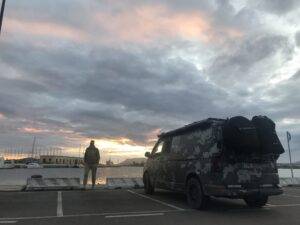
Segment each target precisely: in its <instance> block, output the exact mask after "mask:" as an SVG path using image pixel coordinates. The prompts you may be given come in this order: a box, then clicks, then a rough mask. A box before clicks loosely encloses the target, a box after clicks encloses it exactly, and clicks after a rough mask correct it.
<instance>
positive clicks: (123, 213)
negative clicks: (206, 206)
mask: <svg viewBox="0 0 300 225" xmlns="http://www.w3.org/2000/svg"><path fill="white" fill-rule="evenodd" d="M185 211H186V210H185ZM173 212H181V211H179V210H156V211H155V210H154V211H132V212H106V213H86V214H70V215H63V216H61V217H58V216H28V217H16V218H0V221H8V220H34V219H55V218H72V217H90V216H110V215H125V214H152V213H173Z"/></svg>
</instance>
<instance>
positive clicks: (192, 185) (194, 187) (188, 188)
mask: <svg viewBox="0 0 300 225" xmlns="http://www.w3.org/2000/svg"><path fill="white" fill-rule="evenodd" d="M185 193H186V196H187V201H188V204H189V205H190V207H191V208H194V209H205V208H206V207H207V203H208V201H209V199H210V198H209V196H207V195H205V192H204V188H203V185H202V182H201V180H200V178H199V176H198V175H197V174H195V173H191V174H189V175H188V176H187V177H186V181H185Z"/></svg>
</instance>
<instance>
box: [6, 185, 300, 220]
mask: <svg viewBox="0 0 300 225" xmlns="http://www.w3.org/2000/svg"><path fill="white" fill-rule="evenodd" d="M299 211H300V188H297V187H285V188H284V194H283V195H281V196H274V197H271V198H270V201H269V204H268V205H267V206H265V207H264V208H262V209H253V208H249V207H247V206H246V205H245V203H244V202H243V201H242V200H229V199H215V198H213V199H212V200H211V202H210V204H209V207H208V209H207V210H206V211H197V210H192V209H190V208H189V207H188V205H187V203H186V200H185V196H184V195H182V194H175V193H172V192H168V191H162V190H158V191H157V193H156V194H155V195H153V196H150V195H144V192H143V190H142V189H121V190H86V191H81V190H77V191H43V192H6V193H5V192H0V224H25V225H27V224H28V225H29V224H41V225H43V224H45V225H46V224H49V225H50V224H51V225H52V224H63V225H68V224H76V225H81V224H82V225H90V224H91V225H92V224H112V225H113V224H128V225H130V224H143V225H148V224H149V225H150V224H151V225H153V224H163V225H169V224H170V225H177V224H178V225H179V224H180V225H182V224H185V225H186V224H200V223H201V224H209V225H211V224H224V225H227V224H228V225H235V224H236V225H240V224H244V225H248V224H249V225H250V224H272V225H277V224H278V225H279V224H289V225H293V224H295V225H296V224H297V225H298V224H299V221H300V215H299Z"/></svg>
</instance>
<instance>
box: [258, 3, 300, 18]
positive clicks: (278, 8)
mask: <svg viewBox="0 0 300 225" xmlns="http://www.w3.org/2000/svg"><path fill="white" fill-rule="evenodd" d="M299 3H300V2H299V1H298V0H284V1H282V0H264V1H259V3H258V6H259V7H260V8H261V9H263V10H265V11H267V12H270V13H274V14H278V15H283V14H286V13H289V12H290V11H293V10H296V9H297V8H298V6H299Z"/></svg>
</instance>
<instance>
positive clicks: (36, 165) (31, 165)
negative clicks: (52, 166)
mask: <svg viewBox="0 0 300 225" xmlns="http://www.w3.org/2000/svg"><path fill="white" fill-rule="evenodd" d="M35 141H36V138H35V136H34V137H33V143H32V152H31V158H32V162H30V163H28V164H26V168H27V169H37V168H43V166H42V165H40V164H39V163H37V162H33V158H34V150H35Z"/></svg>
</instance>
